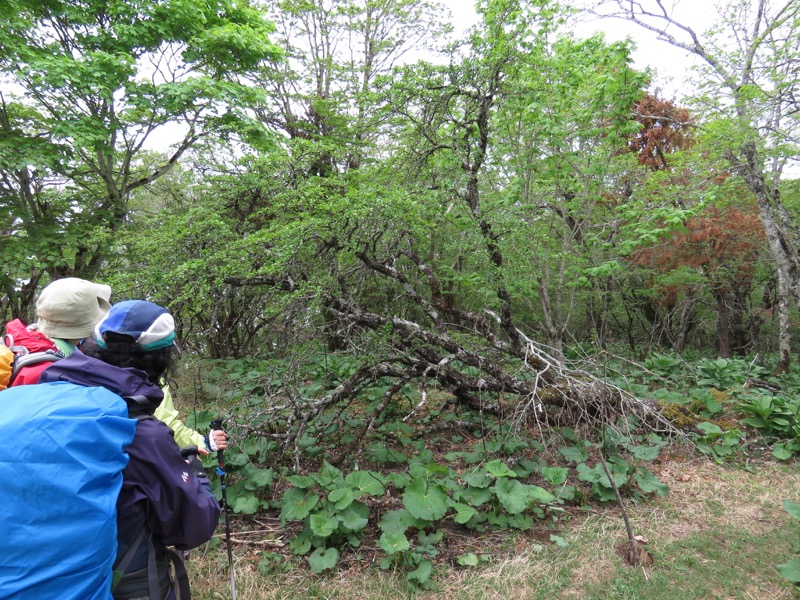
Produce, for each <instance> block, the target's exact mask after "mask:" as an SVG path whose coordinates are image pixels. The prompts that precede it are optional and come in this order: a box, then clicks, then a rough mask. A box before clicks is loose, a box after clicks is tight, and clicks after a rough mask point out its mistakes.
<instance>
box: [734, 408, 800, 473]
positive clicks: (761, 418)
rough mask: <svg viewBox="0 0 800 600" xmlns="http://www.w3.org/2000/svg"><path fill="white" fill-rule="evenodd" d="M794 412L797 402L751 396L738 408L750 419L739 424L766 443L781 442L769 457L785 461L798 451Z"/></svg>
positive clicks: (798, 432)
mask: <svg viewBox="0 0 800 600" xmlns="http://www.w3.org/2000/svg"><path fill="white" fill-rule="evenodd" d="M798 408H800V403H798V402H797V401H791V400H787V399H785V398H781V397H779V396H775V397H773V396H766V395H762V394H753V395H751V396H749V397H748V398H747V399H745V400H744V401H743V402H742V403H741V404H739V410H741V411H742V412H743V413H745V414H749V415H750V416H749V417H746V418H744V419H742V423H744V424H745V425H749V426H750V427H752V428H753V429H755V430H756V431H758V432H759V433H760V434H761V435H763V436H764V437H765V438H767V440H766V441H768V442H769V441H772V440H774V439H778V440H781V441H778V442H776V443H775V444H774V445H773V446H772V454H773V456H775V458H777V459H779V460H787V459H788V458H791V457H792V456H793V455H794V454H795V453H796V452H798V451H800V423H798V421H797V412H798Z"/></svg>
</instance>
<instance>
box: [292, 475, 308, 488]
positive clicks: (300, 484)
mask: <svg viewBox="0 0 800 600" xmlns="http://www.w3.org/2000/svg"><path fill="white" fill-rule="evenodd" d="M286 479H288V480H289V483H291V484H292V485H293V486H294V487H296V488H301V489H306V488H310V487H311V486H312V485H314V479H313V478H311V477H309V476H308V475H290V476H289V477H287V478H286Z"/></svg>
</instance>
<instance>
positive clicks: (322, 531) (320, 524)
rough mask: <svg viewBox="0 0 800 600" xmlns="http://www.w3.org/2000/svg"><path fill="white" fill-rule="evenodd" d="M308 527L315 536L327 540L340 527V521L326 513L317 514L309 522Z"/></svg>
mask: <svg viewBox="0 0 800 600" xmlns="http://www.w3.org/2000/svg"><path fill="white" fill-rule="evenodd" d="M308 526H309V527H310V528H311V531H312V532H313V534H314V535H317V536H319V537H321V538H326V537H328V536H329V535H331V534H332V533H333V532H334V531H336V529H337V528H338V527H339V520H338V519H337V518H336V517H334V516H332V515H329V514H327V513H325V512H320V513H315V514H313V515H311V517H310V518H309V520H308Z"/></svg>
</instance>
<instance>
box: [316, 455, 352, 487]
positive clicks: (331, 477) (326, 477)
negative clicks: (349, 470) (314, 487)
mask: <svg viewBox="0 0 800 600" xmlns="http://www.w3.org/2000/svg"><path fill="white" fill-rule="evenodd" d="M312 477H313V478H314V479H316V480H317V482H318V483H319V484H320V485H321V486H322V487H324V488H327V487H330V486H337V487H338V486H340V485H342V483H344V476H343V475H342V472H341V471H340V470H339V469H337V468H336V467H334V466H333V465H332V464H330V463H329V462H328V461H324V462H323V463H322V468H321V469H320V470H319V473H318V474H315V475H312Z"/></svg>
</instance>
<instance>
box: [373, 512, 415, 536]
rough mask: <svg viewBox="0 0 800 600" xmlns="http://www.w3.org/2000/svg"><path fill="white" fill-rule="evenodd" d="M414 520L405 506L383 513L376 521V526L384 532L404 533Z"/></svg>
mask: <svg viewBox="0 0 800 600" xmlns="http://www.w3.org/2000/svg"><path fill="white" fill-rule="evenodd" d="M415 521H416V517H414V515H412V514H411V513H410V512H408V511H407V510H406V509H405V508H401V509H399V510H390V511H388V512H386V513H384V514H383V517H381V520H380V521H379V522H378V528H379V529H380V530H381V531H385V532H391V533H404V532H405V531H406V530H407V529H408V528H409V527H411V526H412V525H413V524H414V523H415Z"/></svg>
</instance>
